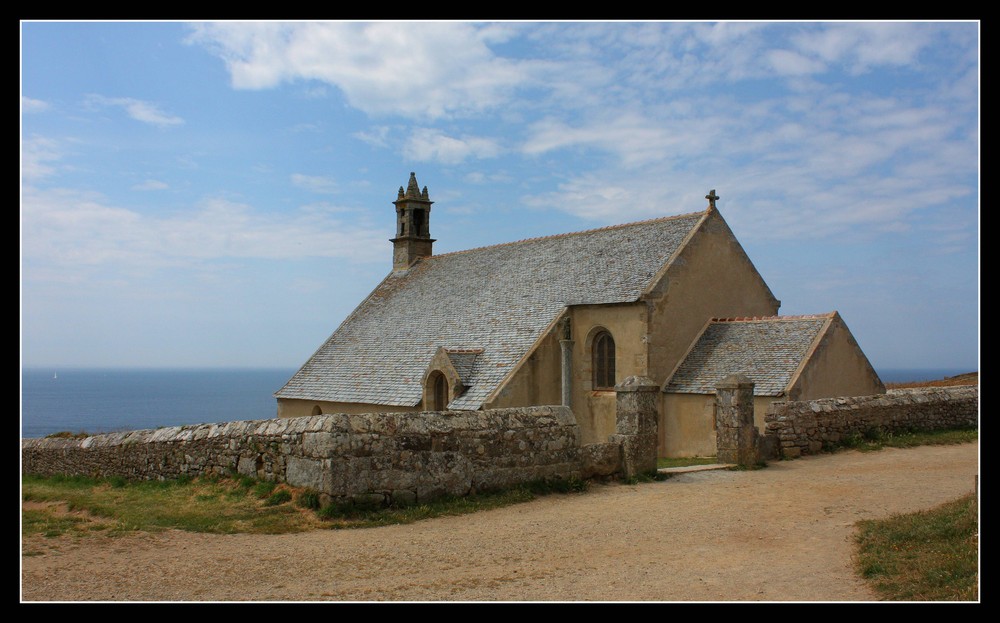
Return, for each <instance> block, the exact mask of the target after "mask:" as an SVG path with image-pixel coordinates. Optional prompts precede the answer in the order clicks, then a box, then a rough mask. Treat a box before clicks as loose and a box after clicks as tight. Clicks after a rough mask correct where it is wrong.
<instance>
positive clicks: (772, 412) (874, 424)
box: [764, 386, 979, 458]
mask: <svg viewBox="0 0 1000 623" xmlns="http://www.w3.org/2000/svg"><path fill="white" fill-rule="evenodd" d="M978 424H979V387H978V386H959V387H931V388H919V389H901V390H890V391H889V392H888V393H886V394H879V395H875V396H855V397H845V398H824V399H821V400H807V401H798V402H774V403H772V404H771V405H770V406H769V407H768V410H767V413H766V415H765V416H764V434H765V436H766V437H769V438H770V439H771V441H772V442H773V443H774V444H775V448H776V452H778V453H780V455H781V456H783V457H785V458H792V457H797V456H800V455H803V454H815V453H817V452H820V451H821V450H822V449H823V448H824V447H825V446H827V445H834V444H838V443H840V442H842V441H843V440H845V439H848V438H850V437H851V436H853V435H866V434H870V433H871V432H874V431H881V432H890V433H899V432H906V431H922V430H924V431H925V430H940V429H949V428H975V427H976V426H978ZM772 458H773V457H772Z"/></svg>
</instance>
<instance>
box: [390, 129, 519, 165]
mask: <svg viewBox="0 0 1000 623" xmlns="http://www.w3.org/2000/svg"><path fill="white" fill-rule="evenodd" d="M500 151H501V150H500V147H499V145H497V144H496V142H495V141H493V140H491V139H487V138H482V137H477V136H462V137H460V138H454V137H451V136H447V135H445V134H444V133H443V132H441V131H440V130H434V129H430V128H416V129H414V130H413V132H412V133H411V134H410V137H409V138H408V139H407V141H406V143H405V144H404V146H403V154H404V155H405V156H406V157H407V158H412V159H413V160H416V161H418V162H428V161H435V162H441V163H444V164H458V163H459V162H462V161H463V160H466V159H468V158H478V159H483V158H493V157H495V156H497V155H498V154H499V153H500Z"/></svg>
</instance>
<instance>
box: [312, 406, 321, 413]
mask: <svg viewBox="0 0 1000 623" xmlns="http://www.w3.org/2000/svg"><path fill="white" fill-rule="evenodd" d="M312 414H313V415H323V410H322V409H320V408H319V405H315V406H313V411H312Z"/></svg>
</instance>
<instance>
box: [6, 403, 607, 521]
mask: <svg viewBox="0 0 1000 623" xmlns="http://www.w3.org/2000/svg"><path fill="white" fill-rule="evenodd" d="M620 456H621V450H620V445H619V446H615V445H614V444H605V445H601V446H600V447H595V448H586V449H581V446H580V444H579V442H578V427H577V424H576V420H575V418H574V417H573V413H572V412H571V411H570V410H569V409H567V408H565V407H560V406H556V407H533V408H515V409H498V410H492V411H446V412H441V413H408V414H398V413H369V414H358V415H354V414H330V415H320V416H307V417H298V418H287V419H274V420H258V421H245V422H228V423H224V424H202V425H197V426H179V427H172V428H163V429H157V430H143V431H131V432H126V433H112V434H107V435H97V436H94V437H88V438H86V439H83V440H70V439H22V440H21V466H22V470H23V472H24V473H29V474H47V475H51V474H83V475H88V476H104V477H108V476H121V477H125V478H129V479H171V478H176V477H179V476H182V475H189V476H197V475H202V474H226V473H229V472H230V471H235V472H238V473H240V474H244V475H249V476H254V477H257V478H262V479H267V480H274V481H277V482H287V483H289V484H292V485H295V486H302V487H309V488H312V489H315V490H317V491H319V492H321V493H322V494H324V495H325V496H327V499H328V500H330V501H332V500H337V501H348V500H353V501H358V500H359V499H360V500H363V501H364V502H365V503H389V502H397V503H412V502H419V501H422V500H428V499H432V498H434V497H437V496H440V495H444V494H450V495H466V494H468V493H470V492H474V491H479V490H485V489H493V488H501V487H509V486H513V485H516V484H520V483H524V482H530V481H533V480H538V479H566V478H583V477H594V476H611V475H613V474H615V473H617V472H619V471H620V470H621V459H620Z"/></svg>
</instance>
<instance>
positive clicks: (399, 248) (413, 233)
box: [390, 173, 434, 272]
mask: <svg viewBox="0 0 1000 623" xmlns="http://www.w3.org/2000/svg"><path fill="white" fill-rule="evenodd" d="M392 203H393V204H394V205H395V206H396V237H395V238H392V239H391V240H390V242H392V271H393V272H397V271H401V270H406V269H407V268H409V267H410V266H412V265H413V263H414V262H416V261H417V260H419V259H420V258H422V257H430V256H431V255H432V251H431V249H432V247H433V246H434V240H433V239H431V232H430V222H431V204H432V203H434V202H433V201H431V200H430V199H429V198H428V197H427V187H426V186H424V190H423V191H421V190H420V187H419V186H418V185H417V176H416V174H415V173H410V181H409V183H408V184H407V185H406V190H405V191H404V190H403V187H402V186H400V187H399V197H398V198H397V199H396V200H395V201H393V202H392Z"/></svg>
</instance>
